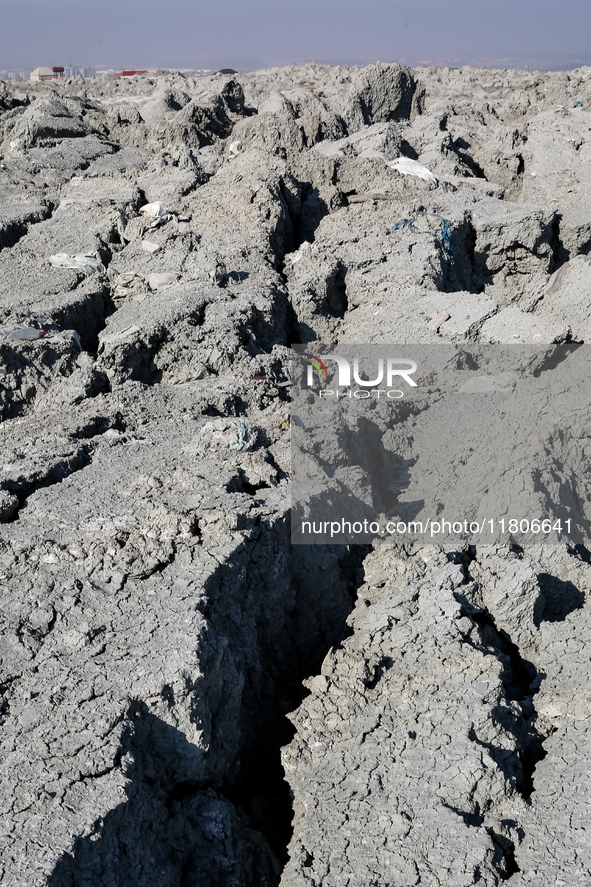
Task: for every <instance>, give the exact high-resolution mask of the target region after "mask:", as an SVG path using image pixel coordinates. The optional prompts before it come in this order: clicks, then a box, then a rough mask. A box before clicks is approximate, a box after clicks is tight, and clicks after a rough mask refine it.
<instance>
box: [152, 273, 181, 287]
mask: <svg viewBox="0 0 591 887" xmlns="http://www.w3.org/2000/svg"><path fill="white" fill-rule="evenodd" d="M178 278H179V276H178V274H150V276H149V277H148V286H149V287H150V289H151V290H160V289H164V288H165V287H167V286H171V285H172V284H173V283H176V282H177V280H178Z"/></svg>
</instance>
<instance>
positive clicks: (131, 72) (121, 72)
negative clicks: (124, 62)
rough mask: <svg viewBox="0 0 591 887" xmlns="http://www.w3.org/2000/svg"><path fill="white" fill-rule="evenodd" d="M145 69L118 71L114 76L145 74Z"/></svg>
mask: <svg viewBox="0 0 591 887" xmlns="http://www.w3.org/2000/svg"><path fill="white" fill-rule="evenodd" d="M147 73H148V72H147V71H119V73H117V74H115V77H133V75H134V74H147Z"/></svg>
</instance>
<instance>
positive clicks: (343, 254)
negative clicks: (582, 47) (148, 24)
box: [0, 64, 591, 887]
mask: <svg viewBox="0 0 591 887" xmlns="http://www.w3.org/2000/svg"><path fill="white" fill-rule="evenodd" d="M400 158H407V159H410V160H415V161H418V162H419V163H420V164H422V165H423V166H424V167H426V168H427V169H428V170H429V171H430V172H431V174H432V175H431V177H430V178H427V179H421V178H418V177H416V176H411V175H406V174H403V173H401V172H400V171H399V170H398V169H397V168H396V166H397V164H394V165H391V164H392V161H396V160H399V159H400ZM398 165H400V164H398ZM433 179H435V180H436V181H437V184H435V182H434V181H433ZM155 202H160V203H161V204H163V206H161V207H160V208H159V209H157V210H156V212H159V213H160V214H159V215H154V216H150V215H147V214H146V213H145V212H141V211H140V210H141V208H142V207H144V206H145V205H146V204H152V203H155ZM405 220H406V221H405ZM398 223H400V224H398ZM590 251H591V69H589V68H583V69H578V70H576V71H573V72H570V73H558V74H555V73H549V74H540V73H525V72H518V71H488V70H484V69H483V70H474V69H471V68H463V69H461V70H449V69H447V68H446V69H435V68H417V69H414V70H411V69H409V68H404V67H400V66H397V65H380V64H378V65H376V66H372V67H368V68H365V69H361V70H357V69H347V68H331V67H327V66H321V65H316V64H309V65H305V66H302V67H293V68H282V69H273V70H267V71H259V72H255V73H250V74H239V75H222V74H217V75H214V76H212V77H209V78H204V79H193V78H190V77H185V76H183V75H181V74H167V73H161V74H158V75H154V76H144V77H134V78H128V79H124V78H121V79H114V78H113V79H111V78H103V79H97V80H87V81H84V80H82V79H73V80H63V81H60V82H52V83H20V82H19V83H13V84H10V85H6V84H4V83H1V84H0V419H1V421H0V522H1V526H0V595H1V605H0V691H1V696H0V723H1V727H0V883H2V885H3V887H42V885H43V887H132V885H133V887H136V885H137V887H278V885H281V887H415V885H421V887H469V885H478V887H492V885H499V884H502V883H504V882H509V883H510V884H511V887H554V885H568V887H584V885H585V887H588V885H589V883H591V831H590V827H589V822H590V821H591V722H590V720H589V715H590V708H591V661H590V655H589V650H590V649H591V647H590V645H591V601H590V595H591V569H590V563H591V554H590V553H589V551H588V550H587V548H586V547H585V546H584V545H577V546H574V545H569V544H568V543H567V542H564V543H560V544H553V545H544V544H543V543H540V544H536V545H529V546H525V547H519V546H515V545H513V546H511V545H509V544H506V545H504V544H503V545H498V546H494V547H493V546H490V545H489V546H486V545H480V544H478V545H476V546H475V547H474V546H472V547H468V546H466V547H465V548H462V547H460V548H459V549H454V550H453V551H452V550H448V549H445V548H443V547H441V546H436V545H428V546H426V545H422V544H418V543H414V544H413V543H411V542H406V543H405V544H404V545H398V546H392V545H376V546H374V547H369V546H351V547H347V546H344V545H338V546H292V545H291V544H290V488H289V476H290V421H289V420H290V393H289V392H290V363H289V358H290V346H291V345H292V344H294V343H295V344H297V343H306V342H317V343H324V344H325V345H327V346H331V345H334V343H337V342H349V343H351V342H363V343H380V342H382V343H405V342H407V343H425V344H428V343H441V342H444V343H460V344H461V343H466V344H478V343H481V344H482V343H505V344H532V343H533V344H547V345H550V344H552V343H568V342H575V343H576V342H587V341H588V339H589V337H590V334H591V257H590V255H589V254H590ZM51 257H53V259H52V260H51V261H50V258H51ZM55 257H57V258H55ZM581 384H585V385H586V384H587V381H586V380H584V381H582V382H581ZM579 425H580V437H581V447H582V448H583V451H585V452H586V453H589V452H591V444H590V443H589V442H587V441H586V439H588V438H590V437H591V426H590V425H587V424H586V423H585V422H580V423H579ZM585 447H586V450H585Z"/></svg>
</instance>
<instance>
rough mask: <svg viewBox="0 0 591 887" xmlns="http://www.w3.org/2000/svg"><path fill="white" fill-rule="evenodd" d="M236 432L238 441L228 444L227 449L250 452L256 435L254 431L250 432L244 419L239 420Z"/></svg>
mask: <svg viewBox="0 0 591 887" xmlns="http://www.w3.org/2000/svg"><path fill="white" fill-rule="evenodd" d="M236 431H237V436H238V440H237V442H236V443H231V444H228V446H229V449H231V450H250V449H251V447H253V446H254V445H255V443H256V440H257V436H258V433H257V432H256V431H251V430H250V429H249V428H248V426H247V424H246V422H245V420H244V419H240V422H239V423H238V428H237V429H236Z"/></svg>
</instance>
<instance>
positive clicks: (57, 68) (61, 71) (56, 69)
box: [51, 65, 64, 74]
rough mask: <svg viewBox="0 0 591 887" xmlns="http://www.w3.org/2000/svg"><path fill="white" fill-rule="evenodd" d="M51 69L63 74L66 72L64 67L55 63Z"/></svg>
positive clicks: (55, 72)
mask: <svg viewBox="0 0 591 887" xmlns="http://www.w3.org/2000/svg"><path fill="white" fill-rule="evenodd" d="M51 70H52V71H53V73H54V74H63V73H64V69H63V68H60V66H59V65H54V66H53V68H52V69H51Z"/></svg>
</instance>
